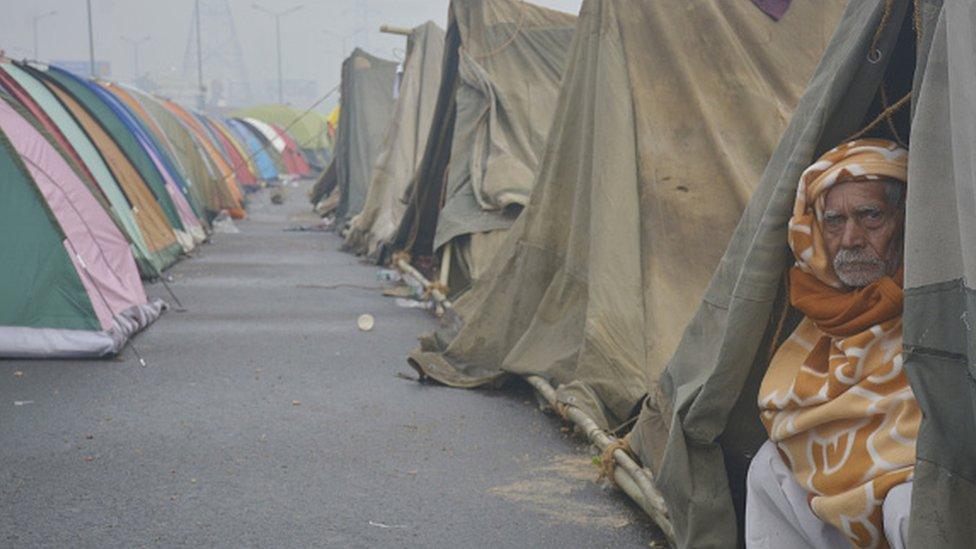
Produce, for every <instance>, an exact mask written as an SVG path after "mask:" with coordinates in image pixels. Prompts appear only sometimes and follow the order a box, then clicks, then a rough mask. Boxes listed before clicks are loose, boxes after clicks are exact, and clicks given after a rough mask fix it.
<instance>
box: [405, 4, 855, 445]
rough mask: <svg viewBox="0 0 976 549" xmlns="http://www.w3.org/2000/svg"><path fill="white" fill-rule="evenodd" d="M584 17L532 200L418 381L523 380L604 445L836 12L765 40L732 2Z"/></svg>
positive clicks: (673, 324) (626, 414) (649, 373)
mask: <svg viewBox="0 0 976 549" xmlns="http://www.w3.org/2000/svg"><path fill="white" fill-rule="evenodd" d="M683 6H684V7H683V8H682V9H680V10H676V9H674V8H673V6H671V5H669V4H667V3H664V2H630V1H627V0H587V1H586V2H585V3H584V4H583V9H582V12H581V16H580V22H579V28H578V30H577V33H576V41H575V43H574V46H573V49H572V53H571V57H570V61H569V68H568V69H567V74H566V78H565V81H564V84H563V88H562V94H561V96H560V99H559V106H558V109H557V114H556V121H555V123H554V126H553V129H552V133H551V135H550V141H549V145H548V147H547V149H546V153H545V156H544V157H543V160H542V165H541V168H540V170H539V174H538V182H537V183H536V186H535V190H534V192H533V195H532V199H531V200H530V201H529V204H528V206H527V207H526V209H525V211H524V212H523V214H522V217H521V218H520V219H519V221H518V223H517V224H516V226H515V228H513V229H512V231H511V232H510V235H509V238H508V240H507V241H506V243H505V245H504V247H503V248H502V250H501V251H500V252H499V254H498V256H497V257H496V260H495V262H494V263H493V264H492V266H491V268H490V270H489V272H488V274H486V275H485V276H484V277H483V278H482V280H481V281H479V283H477V284H475V285H474V287H473V288H472V290H471V291H470V292H468V293H467V294H466V295H465V296H463V297H462V298H461V299H460V300H459V301H457V303H456V305H457V310H458V312H459V315H460V316H461V317H462V319H463V321H464V322H463V326H462V327H461V329H460V331H459V332H458V333H457V334H456V336H455V334H454V333H453V332H452V331H450V330H444V331H443V332H440V333H437V334H433V335H430V336H426V337H424V338H423V339H422V340H421V349H420V350H419V351H415V352H414V353H412V354H411V360H412V363H413V364H414V365H415V366H416V367H417V368H419V369H420V370H421V372H422V373H423V374H425V375H427V376H429V377H431V378H434V379H436V380H438V381H441V382H443V383H446V384H449V385H454V386H461V387H472V386H479V385H483V384H487V383H492V382H494V381H496V380H499V379H501V378H502V377H504V376H506V375H508V374H513V373H514V374H520V375H530V374H532V375H540V376H542V377H544V378H546V379H548V380H550V381H552V382H553V385H556V386H557V389H558V393H557V394H558V396H559V399H560V400H561V401H562V402H563V403H566V404H572V405H575V406H577V407H579V408H582V409H583V410H585V411H586V412H587V413H588V414H589V415H590V416H591V417H592V418H593V419H594V420H595V421H596V422H597V423H598V424H599V425H601V426H602V427H604V428H609V427H616V426H618V425H620V424H621V423H623V422H625V421H626V420H627V419H628V418H631V417H633V416H634V415H635V414H636V411H637V410H638V405H639V403H640V402H641V399H642V398H643V396H644V395H645V393H646V384H645V379H648V378H649V379H652V380H653V379H654V378H656V376H657V374H659V373H660V372H661V371H662V370H663V368H664V365H665V364H666V363H667V360H668V358H669V357H670V355H671V353H672V352H673V351H674V349H675V348H676V347H677V344H678V340H679V338H680V336H681V333H682V330H683V329H684V326H685V324H686V323H687V322H688V320H690V318H691V315H692V314H693V313H694V310H695V307H696V305H697V303H698V302H699V300H700V299H701V296H702V292H703V291H704V289H705V287H706V285H707V283H708V280H709V278H710V276H711V274H712V272H713V270H714V268H715V266H716V265H717V263H718V261H719V258H720V257H721V255H722V252H723V251H724V249H725V245H726V243H727V241H728V237H729V235H730V234H731V232H732V231H733V229H734V228H735V225H736V223H737V221H738V219H739V217H740V215H741V212H742V208H743V207H744V206H745V203H746V201H747V200H748V198H749V196H750V194H751V193H752V191H753V189H754V188H755V185H756V183H757V182H758V181H759V178H760V175H761V174H762V170H763V168H764V166H765V164H766V162H767V160H768V159H769V157H770V155H771V154H772V151H773V149H774V148H775V146H776V144H777V142H778V141H779V138H780V135H781V133H782V131H783V130H784V129H785V127H786V122H787V120H788V119H789V116H790V114H791V112H792V110H793V107H794V106H795V105H796V103H797V101H798V100H799V97H800V95H801V94H802V92H803V89H804V87H805V85H806V82H807V79H808V78H809V76H810V74H812V73H813V70H814V67H815V66H816V63H817V61H818V60H819V58H820V55H821V54H822V52H823V48H824V46H825V45H826V43H827V41H828V40H829V38H830V34H831V32H832V30H833V28H834V26H835V24H836V21H837V18H838V17H839V14H840V11H841V2H840V0H832V1H830V2H823V1H815V0H802V1H801V0H797V1H795V2H793V5H792V7H791V9H790V10H789V11H788V12H787V13H786V14H785V16H784V17H783V18H782V19H781V20H780V21H779V22H776V21H774V20H772V19H771V18H769V17H768V16H767V15H765V14H764V13H763V12H762V11H761V10H760V9H758V8H756V7H755V6H754V5H753V4H752V3H750V2H727V1H725V0H695V1H688V2H685V3H683Z"/></svg>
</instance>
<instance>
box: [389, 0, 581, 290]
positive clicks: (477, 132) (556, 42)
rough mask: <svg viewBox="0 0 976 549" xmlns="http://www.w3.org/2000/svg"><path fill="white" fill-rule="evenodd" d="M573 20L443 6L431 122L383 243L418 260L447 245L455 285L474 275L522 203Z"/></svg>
mask: <svg viewBox="0 0 976 549" xmlns="http://www.w3.org/2000/svg"><path fill="white" fill-rule="evenodd" d="M575 21H576V18H575V17H574V16H572V15H569V14H565V13H561V12H557V11H553V10H549V9H545V8H540V7H538V6H534V5H532V4H529V3H527V2H521V1H517V0H495V1H491V2H484V1H482V0H452V2H451V4H450V7H449V13H448V22H449V24H448V30H447V38H446V44H445V51H444V66H443V72H442V78H441V89H440V92H439V96H438V100H437V107H436V109H435V114H434V121H433V126H432V129H431V134H430V138H429V140H428V144H427V150H426V151H425V153H424V158H423V160H422V161H421V165H420V168H419V170H418V173H417V176H416V178H415V179H414V181H413V183H412V185H411V189H410V190H409V191H408V199H407V202H408V205H407V211H406V212H405V214H404V217H403V220H402V221H401V223H400V226H399V228H398V229H397V234H396V237H395V239H394V241H393V245H392V246H391V248H392V250H394V251H406V252H408V253H409V254H410V255H411V256H412V257H413V258H414V259H415V260H416V261H418V263H420V264H421V265H423V263H424V262H429V261H431V260H432V257H431V256H433V255H434V254H435V253H436V252H437V251H438V250H439V249H441V248H444V247H447V249H449V250H452V251H453V252H454V253H453V254H452V253H448V254H447V256H446V257H447V260H446V261H445V266H449V265H451V261H450V258H451V257H453V258H454V264H455V265H456V266H457V268H456V269H453V270H452V271H451V278H450V280H449V282H450V286H451V287H452V288H453V289H455V290H461V289H463V288H464V287H466V286H467V284H468V282H469V280H471V279H474V278H478V276H479V275H480V273H481V271H482V270H483V269H484V268H485V267H486V266H487V264H488V263H489V261H490V258H491V257H492V256H493V255H494V252H495V250H496V249H497V246H498V243H500V242H501V240H502V239H503V236H504V231H506V230H507V229H508V228H509V227H511V225H512V223H513V221H514V220H515V218H516V217H517V215H518V212H519V211H520V210H521V209H522V206H524V205H525V203H526V202H527V201H528V197H529V194H530V192H531V190H532V184H533V182H534V174H535V171H536V168H537V167H538V163H539V157H540V156H541V154H542V149H543V147H544V146H545V143H546V137H547V135H548V133H549V128H550V127H551V125H552V119H553V113H554V112H555V105H556V98H557V95H558V91H559V82H560V79H561V78H562V75H563V68H564V65H565V61H566V54H567V52H568V50H569V45H570V43H571V41H572V36H573V30H574V28H575ZM448 245H449V246H448Z"/></svg>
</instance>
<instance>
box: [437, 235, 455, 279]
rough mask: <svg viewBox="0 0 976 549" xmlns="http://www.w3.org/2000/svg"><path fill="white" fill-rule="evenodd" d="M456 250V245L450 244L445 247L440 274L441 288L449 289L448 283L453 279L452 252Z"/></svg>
mask: <svg viewBox="0 0 976 549" xmlns="http://www.w3.org/2000/svg"><path fill="white" fill-rule="evenodd" d="M453 248H454V243H453V242H449V243H448V244H447V246H445V247H444V254H443V256H442V257H441V272H440V282H441V286H443V287H445V288H447V287H448V285H447V283H448V281H449V279H450V277H451V250H452V249H453Z"/></svg>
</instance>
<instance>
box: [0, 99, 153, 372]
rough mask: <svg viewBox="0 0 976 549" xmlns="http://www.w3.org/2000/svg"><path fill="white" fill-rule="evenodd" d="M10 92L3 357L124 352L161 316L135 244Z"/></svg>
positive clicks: (1, 202) (1, 169) (3, 128)
mask: <svg viewBox="0 0 976 549" xmlns="http://www.w3.org/2000/svg"><path fill="white" fill-rule="evenodd" d="M29 116H30V115H29V114H27V112H26V111H19V110H18V109H17V108H15V107H14V104H13V99H11V98H9V96H0V180H2V181H3V185H0V195H2V196H0V281H2V283H0V357H27V358H41V357H47V358H52V357H84V356H105V355H112V354H116V353H118V352H119V351H120V350H121V349H122V346H123V345H124V344H125V342H126V341H127V340H128V339H129V338H130V337H131V336H132V335H133V334H134V333H136V332H138V331H139V330H141V329H143V328H145V327H146V326H148V325H149V324H150V323H151V322H153V321H154V320H155V319H156V318H157V317H158V316H159V314H160V312H161V310H162V307H163V304H162V302H152V303H150V302H149V300H148V299H147V298H146V294H145V291H144V289H143V287H142V282H141V281H140V279H139V273H138V269H137V267H136V263H135V258H134V257H133V256H132V253H131V249H130V247H129V242H128V240H127V239H126V238H125V236H124V235H123V234H122V232H121V231H119V229H118V228H117V226H116V225H115V223H114V222H113V221H112V219H111V218H110V217H109V215H108V214H107V213H106V211H105V210H104V209H103V205H102V204H101V203H99V201H98V200H97V199H96V197H95V196H94V195H93V194H92V193H91V190H90V189H89V188H88V187H87V186H86V185H85V183H84V182H83V181H82V179H81V177H80V176H79V175H78V174H77V173H76V172H75V171H74V169H73V168H72V166H71V164H70V163H69V162H68V160H67V158H66V157H64V156H62V152H60V151H58V150H57V148H56V146H55V144H54V142H53V140H52V141H49V139H50V136H45V135H44V134H43V133H42V130H41V129H39V128H37V127H35V126H34V125H33V124H34V122H32V121H31V120H29V118H28V117H29Z"/></svg>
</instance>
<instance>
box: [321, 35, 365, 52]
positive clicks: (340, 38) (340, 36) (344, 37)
mask: <svg viewBox="0 0 976 549" xmlns="http://www.w3.org/2000/svg"><path fill="white" fill-rule="evenodd" d="M365 30H366V29H364V28H359V29H356V30H354V31H352V32H350V33H349V34H339V33H337V32H332V31H330V30H327V29H322V33H323V34H327V35H329V36H331V37H333V38H337V39H339V41H341V42H342V59H343V60H345V59H346V54H347V51H348V48H346V42H347V41H348V40H349V39H350V38H352V37H353V36H356V35H357V34H359V33H361V32H363V31H365Z"/></svg>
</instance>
